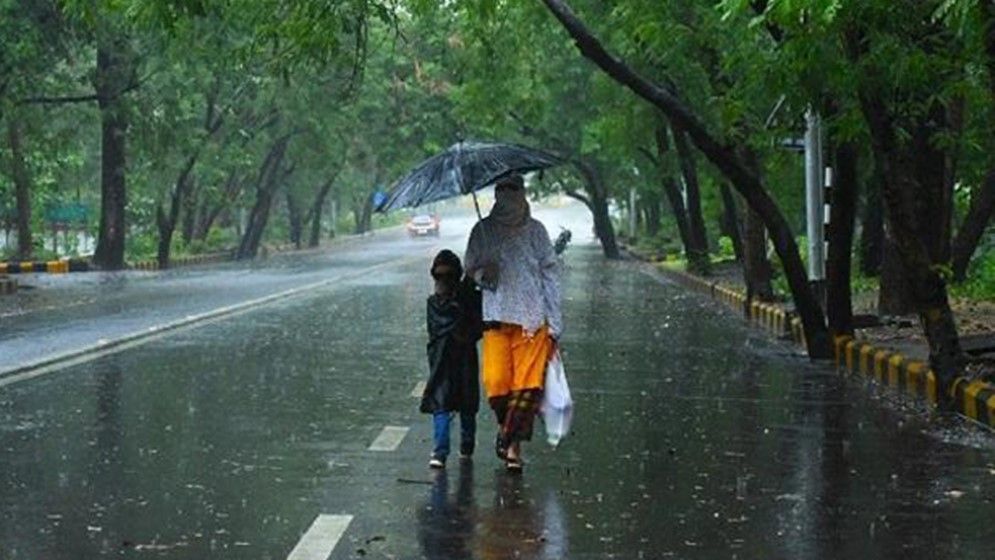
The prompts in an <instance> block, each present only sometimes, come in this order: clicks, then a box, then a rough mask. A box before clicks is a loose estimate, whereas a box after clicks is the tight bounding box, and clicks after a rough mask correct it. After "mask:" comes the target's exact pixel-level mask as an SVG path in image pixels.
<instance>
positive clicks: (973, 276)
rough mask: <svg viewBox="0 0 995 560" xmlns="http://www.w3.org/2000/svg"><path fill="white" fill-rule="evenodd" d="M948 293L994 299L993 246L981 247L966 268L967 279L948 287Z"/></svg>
mask: <svg viewBox="0 0 995 560" xmlns="http://www.w3.org/2000/svg"><path fill="white" fill-rule="evenodd" d="M950 294H951V295H953V296H957V297H966V298H970V299H985V300H995V246H986V247H984V248H982V250H981V253H980V254H978V255H977V256H976V257H974V260H973V261H971V266H970V267H969V268H968V270H967V280H965V281H964V282H962V283H960V284H954V285H952V286H951V287H950Z"/></svg>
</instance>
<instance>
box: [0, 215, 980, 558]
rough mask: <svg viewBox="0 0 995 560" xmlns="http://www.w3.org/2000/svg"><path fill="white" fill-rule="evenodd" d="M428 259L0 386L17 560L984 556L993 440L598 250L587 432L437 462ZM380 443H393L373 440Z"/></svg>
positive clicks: (570, 329)
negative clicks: (324, 525) (500, 453)
mask: <svg viewBox="0 0 995 560" xmlns="http://www.w3.org/2000/svg"><path fill="white" fill-rule="evenodd" d="M548 216H553V218H551V219H553V220H555V219H557V217H558V216H559V215H558V214H556V213H550V214H548ZM548 223H550V222H548ZM550 225H551V227H550V229H551V230H555V227H552V223H550ZM453 232H454V233H451V234H450V235H449V236H447V237H444V238H443V239H442V240H440V241H441V243H440V244H441V245H447V246H452V247H456V248H459V249H461V248H462V245H461V244H462V240H463V237H462V235H460V234H458V233H456V232H455V228H453ZM575 233H582V230H578V229H575ZM583 237H585V236H584V235H582V234H580V235H577V236H576V237H575V238H580V239H581V240H583V239H582V238H583ZM436 246H437V244H436V243H435V242H434V241H429V242H422V243H420V244H418V243H413V242H409V241H405V240H403V239H400V238H393V239H390V238H388V239H374V240H369V241H368V242H367V241H364V242H362V243H361V244H360V245H356V246H355V247H350V248H348V249H347V250H345V253H348V254H350V255H352V256H351V257H348V258H347V257H345V256H342V257H341V258H336V257H333V255H332V254H327V255H325V254H323V255H321V256H314V257H308V258H316V259H326V260H327V261H326V262H327V263H328V267H327V269H326V270H323V271H322V270H315V269H314V267H310V266H305V265H306V263H304V262H302V263H300V267H299V268H298V269H296V270H294V267H293V266H287V267H285V268H277V269H274V270H270V269H265V270H262V271H259V272H258V273H259V274H262V275H264V276H274V277H283V278H284V279H286V280H287V282H282V283H281V282H275V283H274V284H273V285H272V286H270V287H269V288H264V287H260V288H258V291H256V288H252V289H251V290H248V291H249V292H251V293H248V294H243V297H255V296H258V295H259V294H262V293H264V292H265V291H266V290H267V289H270V290H273V289H284V288H285V287H286V286H288V285H290V284H291V283H293V284H294V285H304V284H307V283H308V282H314V281H317V280H320V279H322V278H328V277H329V276H323V275H334V274H339V273H343V274H344V273H345V272H346V271H347V270H353V271H355V270H361V268H360V269H357V268H355V267H357V266H359V267H362V266H378V265H383V266H382V267H381V268H378V269H377V271H376V273H373V274H365V275H359V276H354V277H351V278H349V279H345V280H342V281H339V282H333V283H328V284H326V285H324V286H321V287H319V288H316V289H314V290H312V291H309V292H308V294H307V295H302V296H298V297H295V298H292V299H287V300H283V301H280V302H276V303H273V304H270V305H268V306H265V307H261V308H259V309H257V310H255V311H252V312H249V313H246V314H243V315H240V316H238V317H233V318H231V319H230V320H226V321H220V322H215V323H212V324H207V325H204V326H201V327H199V328H196V329H191V330H186V331H182V332H177V333H175V334H173V335H171V336H169V337H166V338H162V339H159V340H155V341H152V342H149V343H148V344H145V345H143V346H141V347H138V348H134V349H130V350H126V351H123V352H120V353H117V354H114V355H110V356H105V357H101V358H99V359H96V360H94V361H91V362H88V363H85V364H81V365H77V366H74V367H71V368H67V369H63V370H61V371H57V372H53V373H50V374H47V375H44V376H41V377H38V378H35V379H31V380H28V381H24V382H21V383H16V384H11V385H8V386H6V387H2V388H0V558H3V559H5V560H6V559H8V558H9V559H22V558H31V559H34V558H47V559H62V558H66V559H69V558H103V557H125V558H145V557H155V558H198V559H199V558H237V559H245V558H274V559H282V558H287V557H288V555H289V554H290V553H291V551H292V550H293V549H294V548H295V547H296V546H298V543H299V542H301V540H302V535H305V533H306V532H308V529H309V527H311V526H312V524H313V523H315V520H316V519H320V520H323V521H328V522H329V523H331V524H333V525H334V524H338V527H339V528H343V527H344V533H343V534H342V536H341V539H340V540H338V541H337V543H336V544H335V546H334V549H333V550H332V552H331V554H330V557H331V558H335V559H345V558H447V559H453V558H550V559H553V558H557V559H558V558H609V557H616V558H668V557H674V558H785V559H787V558H791V559H794V558H896V559H897V558H902V559H908V558H979V559H980V558H990V557H992V555H993V553H992V551H991V550H989V548H990V547H991V546H992V543H993V542H995V540H993V537H995V534H993V533H995V530H993V529H992V524H991V522H990V519H991V517H992V515H993V513H995V505H993V504H992V500H993V498H995V446H993V445H992V444H991V441H990V439H989V438H988V436H984V435H981V434H980V433H979V432H976V431H975V430H973V429H971V428H969V427H965V426H962V425H959V424H958V423H956V422H954V421H947V420H942V419H939V420H936V419H934V420H931V419H929V418H928V416H927V415H926V414H925V413H923V412H922V411H921V410H918V409H908V410H907V409H903V408H902V407H901V406H898V405H895V404H894V403H888V402H886V401H885V399H883V398H882V397H881V396H879V395H877V394H876V393H875V392H874V391H873V390H868V388H866V387H864V386H863V385H861V384H859V383H858V382H857V381H856V380H846V379H843V378H841V377H839V376H838V375H837V374H836V373H834V372H832V371H830V370H828V369H827V368H825V367H822V366H812V365H809V364H807V363H806V362H805V361H804V360H802V359H799V358H798V357H797V356H796V355H795V354H794V353H793V350H792V349H791V348H790V347H789V346H786V345H782V344H781V343H780V342H777V341H772V340H768V339H766V338H765V337H763V336H762V335H760V334H757V333H754V332H751V331H749V330H748V329H747V328H746V327H745V326H744V325H743V323H742V322H741V321H740V320H739V319H738V318H736V317H735V316H733V315H732V314H731V313H729V312H727V311H726V310H724V309H721V308H719V307H717V306H715V305H713V304H711V303H709V302H707V301H705V300H704V299H702V298H700V297H699V296H697V295H694V294H691V293H688V292H684V291H683V290H681V289H680V288H679V287H676V286H672V285H669V284H667V283H665V282H663V281H661V280H659V279H657V278H655V277H653V276H652V275H651V274H650V273H648V272H647V271H646V270H645V269H643V268H640V267H639V266H637V265H633V264H631V263H607V262H605V261H603V260H602V259H601V258H600V255H599V252H598V251H597V249H596V248H595V247H593V246H589V245H584V244H578V245H576V246H574V247H571V249H570V250H569V251H568V253H567V259H566V261H567V275H566V292H565V293H566V298H567V301H566V307H565V317H566V321H567V332H566V334H565V339H564V347H565V349H566V355H565V363H566V368H567V371H568V375H569V376H570V380H571V383H572V386H573V389H574V396H575V399H576V400H577V401H578V410H577V415H576V418H575V426H574V428H575V429H574V433H573V434H572V435H571V437H570V438H569V439H568V440H566V441H565V442H564V443H563V445H562V446H561V448H559V449H557V450H552V449H549V448H548V447H547V446H546V445H545V444H544V443H542V442H541V441H536V442H534V443H533V444H531V446H529V447H528V448H527V449H526V458H527V461H528V465H527V467H526V473H525V475H524V476H523V477H520V478H519V477H509V476H507V475H506V474H505V473H504V472H503V471H502V470H501V469H500V468H499V465H498V464H497V461H496V459H494V458H493V456H492V454H491V453H490V452H489V445H488V444H489V442H490V441H491V438H492V434H493V427H492V426H491V422H490V416H489V415H488V414H486V413H484V412H481V415H480V417H479V418H478V421H479V423H480V426H481V429H480V433H479V434H478V448H479V451H478V454H477V456H476V457H475V462H474V463H473V464H472V465H460V464H458V463H457V462H455V461H453V460H451V461H450V463H451V464H450V465H449V468H448V469H447V470H446V471H445V472H442V473H433V472H429V470H428V469H427V467H426V461H427V458H428V452H429V449H430V438H431V434H430V425H429V419H428V417H426V416H423V415H420V414H418V413H417V410H416V408H417V399H415V398H413V397H412V391H413V389H414V388H415V386H416V383H417V382H418V381H420V380H421V379H422V378H423V374H424V371H425V366H424V338H425V335H424V332H423V331H424V317H423V312H424V298H425V295H426V294H427V292H428V290H429V282H428V278H427V274H426V270H427V266H428V262H429V258H430V257H429V255H430V254H431V252H432V251H433V250H434V249H435V248H436ZM408 256H410V257H413V258H412V259H403V258H402V257H408ZM302 258H303V257H302ZM398 258H402V259H401V260H398V261H397V262H396V263H393V261H395V260H397V259H398ZM350 259H353V260H352V261H350ZM333 262H334V264H333ZM384 263H392V264H384ZM339 266H341V267H342V268H341V270H339V269H338V268H336V267H339ZM350 267H352V268H350ZM336 271H337V272H336ZM187 274H189V275H191V278H197V277H199V276H198V275H204V276H207V277H210V278H213V280H210V281H207V280H205V281H204V282H203V283H204V284H212V283H215V282H217V281H220V280H223V279H225V278H226V275H232V276H234V275H238V274H243V275H245V276H249V275H250V274H248V273H243V272H240V271H238V270H232V271H226V270H214V269H212V270H209V271H200V272H190V273H187ZM309 275H314V276H313V277H310V276H309ZM299 276H305V277H307V278H301V279H298V277H299ZM177 277H178V278H182V277H183V275H182V274H178V276H177ZM178 281H180V282H182V280H178ZM298 282H300V284H297V283H298ZM194 283H197V282H194ZM134 284H136V285H137V284H140V283H134ZM148 285H149V286H151V287H154V286H155V285H156V284H155V283H153V282H151V281H149V283H148ZM145 289H146V288H135V290H138V291H141V290H145ZM240 289H241V288H240ZM152 291H154V290H152ZM232 291H237V290H227V289H225V288H224V287H223V286H222V287H221V289H220V290H216V291H214V292H213V293H215V294H217V293H221V292H226V293H227V292H232ZM122 297H124V296H122ZM135 297H136V299H140V298H138V296H135ZM203 297H205V298H207V299H208V300H210V299H211V298H210V297H209V296H206V295H205V296H203ZM219 297H220V296H219ZM125 299H127V298H125ZM166 299H169V298H166ZM235 299H237V296H235V295H232V301H234V300H235ZM170 301H171V300H170ZM226 301H227V300H226ZM184 305H186V304H184ZM80 307H81V308H86V306H85V305H81V306H80ZM166 307H169V306H168V305H166ZM194 307H196V308H197V309H201V307H202V306H196V305H195V306H192V307H190V308H189V309H192V308H194ZM149 308H150V309H153V311H151V312H150V314H151V315H153V316H154V317H153V318H152V319H153V320H159V319H161V318H162V317H161V316H158V315H156V313H157V312H155V311H154V309H156V308H157V304H156V303H155V302H151V303H150V305H149ZM184 312H188V311H184ZM94 313H95V312H94ZM28 315H30V314H28ZM112 315H113V314H112ZM98 316H99V315H98V314H96V313H95V315H94V317H92V318H90V319H88V321H89V322H91V323H96V324H94V325H93V328H94V329H99V328H100V327H99V324H100V323H101V322H102V320H101V319H99V318H96V317H98ZM110 319H113V317H111V318H110ZM110 319H109V320H110ZM24 320H25V321H27V320H28V318H27V316H25V318H24ZM32 320H37V321H38V322H39V324H40V323H43V322H44V321H43V320H42V319H32ZM80 321H83V319H80ZM110 322H113V321H110ZM24 328H25V329H27V330H30V327H29V326H25V327H24ZM39 328H40V327H39ZM4 330H5V331H6V323H5V326H4ZM36 332H37V331H36ZM386 427H396V428H398V429H396V430H387V433H390V434H395V435H398V436H403V437H400V439H399V440H397V439H395V440H394V441H393V442H388V444H387V445H384V446H382V447H381V449H383V450H379V451H377V450H371V449H370V447H371V444H373V443H374V441H375V440H378V436H381V434H383V433H385V428H386ZM380 441H381V442H382V441H383V440H382V439H380ZM392 443H393V444H396V447H394V445H392ZM322 515H326V516H330V517H320V518H319V516H322ZM318 525H321V524H320V523H319V524H318ZM332 533H335V531H333V530H327V531H326V533H325V536H329V535H331V534H332ZM315 534H316V533H310V532H309V533H308V535H309V536H311V537H313V536H315ZM318 536H319V537H320V536H321V535H318ZM308 538H309V537H308V536H305V540H307V539H308ZM320 541H321V539H320V538H319V539H318V540H317V541H316V542H317V544H318V545H319V546H318V548H319V549H320V548H321V546H330V542H328V541H326V542H320ZM315 557H322V556H315Z"/></svg>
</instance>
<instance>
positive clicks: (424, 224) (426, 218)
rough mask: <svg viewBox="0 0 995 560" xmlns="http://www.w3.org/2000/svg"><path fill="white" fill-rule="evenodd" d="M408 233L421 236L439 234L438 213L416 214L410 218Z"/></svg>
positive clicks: (436, 235)
mask: <svg viewBox="0 0 995 560" xmlns="http://www.w3.org/2000/svg"><path fill="white" fill-rule="evenodd" d="M407 228H408V235H410V236H411V237H421V236H423V235H431V236H434V237H438V236H439V215H438V214H415V215H414V216H411V218H409V219H408V225H407Z"/></svg>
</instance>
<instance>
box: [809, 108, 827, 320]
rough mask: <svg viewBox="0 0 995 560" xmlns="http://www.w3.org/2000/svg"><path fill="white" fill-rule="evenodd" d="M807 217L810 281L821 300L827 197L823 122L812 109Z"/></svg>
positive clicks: (823, 276) (824, 271) (823, 275)
mask: <svg viewBox="0 0 995 560" xmlns="http://www.w3.org/2000/svg"><path fill="white" fill-rule="evenodd" d="M805 121H806V124H807V127H806V129H805V216H806V222H807V226H808V227H807V234H808V279H809V282H810V283H811V284H812V287H813V288H814V289H815V292H816V294H817V296H818V297H819V300H820V301H821V300H822V299H823V298H822V294H823V293H824V291H825V290H824V288H825V286H824V284H825V280H826V253H825V250H826V249H825V243H824V240H825V230H824V228H823V221H824V220H825V209H824V204H825V197H824V192H823V180H822V179H823V176H822V173H823V165H822V120H821V119H820V118H819V114H818V113H816V112H814V111H812V110H809V111H808V112H807V113H806V114H805Z"/></svg>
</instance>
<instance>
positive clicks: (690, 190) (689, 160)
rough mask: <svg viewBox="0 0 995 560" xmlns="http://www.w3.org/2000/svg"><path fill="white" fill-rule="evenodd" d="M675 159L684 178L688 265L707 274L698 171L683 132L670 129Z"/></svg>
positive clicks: (708, 266)
mask: <svg viewBox="0 0 995 560" xmlns="http://www.w3.org/2000/svg"><path fill="white" fill-rule="evenodd" d="M671 131H672V132H673V135H674V146H675V147H676V148H677V159H678V160H679V161H680V166H681V175H683V177H684V192H685V194H686V197H687V212H688V241H689V242H690V243H691V245H690V246H689V247H688V264H689V265H690V269H691V271H692V272H696V273H699V274H708V273H709V270H710V268H711V266H710V264H711V263H710V262H709V256H708V232H707V231H706V230H705V219H704V218H703V217H702V214H701V192H700V190H699V187H698V169H697V164H696V162H695V160H694V151H693V150H692V149H691V146H690V145H689V144H688V140H687V135H686V134H685V132H684V131H683V130H680V129H678V128H671Z"/></svg>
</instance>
